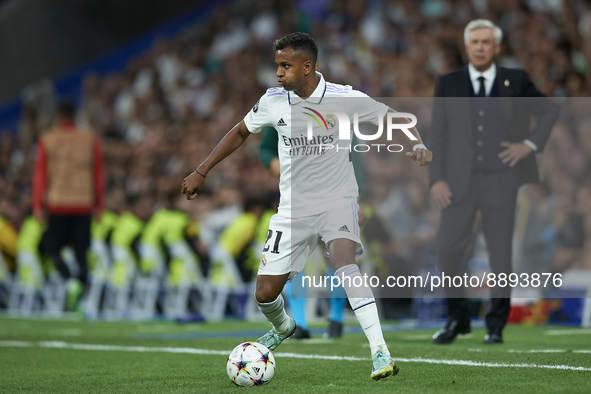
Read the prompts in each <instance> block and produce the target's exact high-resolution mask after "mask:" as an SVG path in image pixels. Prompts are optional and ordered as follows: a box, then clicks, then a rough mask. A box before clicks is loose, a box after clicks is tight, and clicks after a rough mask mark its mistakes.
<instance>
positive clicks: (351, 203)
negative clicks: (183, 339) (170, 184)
mask: <svg viewBox="0 0 591 394" xmlns="http://www.w3.org/2000/svg"><path fill="white" fill-rule="evenodd" d="M274 49H275V63H277V79H278V83H279V85H280V87H279V88H271V89H268V90H267V92H266V93H265V94H264V95H263V96H262V97H261V99H260V100H259V101H258V102H257V103H256V104H255V106H254V107H253V108H252V110H251V111H250V112H249V113H248V114H247V115H246V116H245V117H244V119H243V120H242V121H241V122H240V123H238V124H237V125H236V126H234V128H232V130H230V131H229V132H228V133H227V134H226V136H225V137H224V138H223V139H222V140H221V141H220V142H219V144H218V145H217V146H216V147H215V148H214V149H213V151H212V152H211V154H210V155H209V156H208V157H207V158H206V159H205V161H203V163H201V164H200V165H199V167H197V169H196V170H195V171H194V172H193V173H191V174H190V175H189V176H187V177H186V178H185V179H184V180H183V182H182V184H181V186H182V189H181V192H182V193H184V194H186V195H187V198H188V199H193V198H194V197H195V196H196V195H197V191H198V190H199V189H200V188H201V187H202V186H203V184H204V182H205V178H206V176H207V174H208V172H209V171H210V170H211V169H212V168H213V167H214V166H215V165H216V164H217V163H219V162H220V161H221V160H223V159H224V158H225V157H227V156H228V155H230V154H231V153H232V152H233V151H234V150H236V149H237V148H238V147H239V146H240V145H241V144H242V143H243V142H244V141H245V140H246V138H248V136H249V135H250V134H251V133H258V132H260V131H261V130H262V128H263V127H264V126H273V127H275V128H276V129H277V131H278V133H279V147H278V148H279V160H280V171H281V177H280V182H279V190H280V192H281V201H280V204H279V209H278V213H277V214H275V215H274V216H273V217H272V219H271V222H270V224H269V231H268V235H267V242H266V243H265V246H264V248H263V255H262V258H261V263H260V267H259V271H258V277H257V284H256V290H255V294H254V296H255V300H256V303H257V305H258V307H259V309H260V310H261V312H262V313H263V314H264V315H265V317H266V318H267V319H268V320H269V322H270V323H271V324H272V325H273V328H272V329H271V330H270V331H269V332H268V333H266V334H265V335H263V336H262V337H261V338H259V339H258V340H257V342H259V343H262V344H263V345H265V346H267V347H268V348H269V349H270V350H275V348H277V346H279V345H280V344H281V342H283V340H285V339H286V338H289V337H290V336H291V335H293V333H294V332H295V328H296V325H295V320H294V319H292V318H291V317H289V316H288V315H287V314H286V313H285V309H284V301H283V297H282V296H281V291H282V290H283V287H284V285H285V283H286V282H287V281H288V280H290V279H291V278H293V277H294V276H296V275H297V274H298V273H299V272H301V271H302V270H303V269H304V267H305V265H306V262H307V260H308V256H309V255H310V254H311V253H312V251H313V250H314V248H315V247H316V245H317V244H318V239H322V240H323V241H324V243H325V244H326V245H327V247H328V251H329V255H330V257H329V261H330V264H331V266H332V268H333V269H334V270H335V274H334V276H335V277H338V278H340V279H341V281H342V282H341V283H342V285H343V287H344V288H345V291H346V292H347V297H348V299H349V302H350V304H351V307H352V309H353V311H354V313H355V316H356V317H357V319H358V320H359V323H360V324H361V327H362V328H363V331H364V333H365V335H366V336H367V339H368V340H369V344H370V348H371V354H372V362H373V366H372V372H371V377H372V379H374V380H379V379H383V378H387V377H389V376H391V375H395V374H396V373H397V372H398V367H396V365H395V363H394V361H393V360H392V358H391V356H390V352H389V351H388V348H387V346H386V342H385V341H384V337H383V334H382V329H381V325H380V320H379V316H378V311H377V307H376V304H375V298H374V296H373V293H372V290H371V288H370V287H369V286H366V287H362V288H359V287H355V286H354V285H353V284H354V283H360V282H359V281H355V278H357V277H359V279H361V273H360V271H359V267H358V266H357V264H356V263H355V258H356V255H359V254H360V253H362V252H363V246H362V244H361V240H360V238H359V225H358V217H357V213H358V205H357V197H358V188H357V182H356V180H355V175H354V173H353V165H352V164H351V162H350V160H349V150H347V149H345V148H346V147H349V149H350V139H349V140H347V141H339V140H338V136H339V131H338V130H339V128H338V127H335V124H336V121H335V120H334V118H335V115H334V114H330V113H328V114H327V112H326V107H323V105H326V103H327V102H330V101H331V100H333V103H334V99H340V102H341V103H343V108H342V112H345V113H346V114H347V115H349V114H351V115H349V119H354V117H353V112H352V111H354V112H355V113H356V114H357V115H358V120H359V123H363V122H371V123H374V124H378V122H380V121H384V117H385V116H386V114H387V113H388V112H396V111H394V110H392V109H390V108H389V107H387V106H386V105H384V104H382V103H379V102H377V101H375V100H373V99H371V98H370V97H368V96H367V95H365V94H364V93H361V92H359V91H356V90H353V89H352V88H351V87H350V86H344V85H338V84H333V83H329V82H326V81H325V80H324V77H323V76H322V74H320V73H318V72H316V71H315V67H316V59H317V56H318V48H317V46H316V43H315V42H314V40H313V39H312V37H310V36H309V35H308V34H305V33H291V34H289V35H287V36H285V37H283V38H281V39H279V40H276V41H275V44H274ZM333 98H334V99H333ZM353 103H354V104H353ZM323 112H324V114H325V116H323V115H322V113H323ZM298 114H305V115H307V116H310V117H312V118H315V119H316V121H317V123H318V125H319V126H320V130H321V132H320V133H318V134H317V135H316V136H314V137H313V138H312V139H309V138H307V134H306V133H307V130H306V128H305V127H302V126H301V125H302V123H301V122H300V123H298V122H297V120H296V119H295V118H296V117H297V116H295V115H298ZM325 117H326V119H325ZM304 118H305V117H304ZM320 119H321V120H322V122H321V121H320ZM327 119H330V120H328V121H327ZM292 123H298V125H299V127H297V126H296V127H295V129H292ZM323 126H324V128H323ZM409 130H410V132H412V134H413V135H414V136H415V138H414V139H413V140H411V142H412V143H413V152H412V153H411V152H407V153H406V155H407V156H408V157H409V158H411V159H413V160H415V161H416V162H418V164H419V165H421V166H424V165H427V164H429V163H430V162H431V159H432V153H431V152H430V151H429V150H427V148H426V147H425V145H423V144H422V141H421V137H420V135H419V133H418V131H417V130H416V129H415V128H414V127H413V128H410V129H409ZM339 144H340V149H336V146H337V145H339ZM343 144H344V145H343ZM347 144H348V145H347ZM344 147H345V148H344Z"/></svg>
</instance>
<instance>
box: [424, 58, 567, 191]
mask: <svg viewBox="0 0 591 394" xmlns="http://www.w3.org/2000/svg"><path fill="white" fill-rule="evenodd" d="M471 83H472V82H471V81H470V75H469V73H468V67H467V66H466V67H463V68H461V69H458V70H455V71H452V72H450V73H448V74H445V75H442V76H440V77H439V78H438V79H437V82H436V86H435V99H434V102H433V116H432V119H431V129H430V132H429V138H428V147H429V149H430V150H431V151H432V152H433V161H432V162H431V164H430V165H429V167H428V168H429V178H430V184H433V183H434V182H437V181H440V180H444V181H447V182H448V184H449V186H450V189H451V192H452V193H453V197H452V202H459V201H461V200H462V198H463V197H464V196H465V194H466V192H467V190H468V184H469V181H470V177H471V174H472V156H473V148H472V146H473V145H472V134H473V133H472V119H471V113H472V111H471V104H470V102H471V101H472V99H471V98H470V91H471V89H472V87H471ZM496 83H497V87H498V91H499V96H500V98H495V99H490V100H499V105H500V106H501V112H502V114H503V122H504V124H505V129H506V130H507V134H508V135H509V138H510V140H511V141H510V142H521V141H523V140H524V139H529V140H530V141H532V142H533V143H534V144H536V145H537V147H538V151H541V150H542V149H543V148H544V145H545V144H546V141H547V140H548V137H549V135H550V131H552V127H553V126H554V123H555V122H556V119H557V118H558V107H557V106H556V105H555V104H554V103H553V102H552V101H551V99H549V98H547V97H546V96H545V95H544V94H543V93H541V92H540V91H539V90H538V89H536V87H535V86H534V84H533V83H532V82H531V80H530V79H529V77H528V75H527V73H526V72H525V71H523V70H514V69H508V68H504V67H499V66H497V78H496ZM454 97H455V98H454ZM524 97H528V99H524ZM530 114H533V115H535V116H536V117H537V120H538V121H537V124H536V127H535V128H534V129H533V130H531V131H530V130H529V129H530ZM515 169H516V170H517V172H518V175H519V181H520V184H523V183H537V182H539V179H538V167H537V165H536V159H535V155H533V154H531V155H529V156H528V157H526V158H525V159H523V160H520V161H519V162H518V163H517V165H516V166H515Z"/></svg>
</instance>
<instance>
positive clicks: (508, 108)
mask: <svg viewBox="0 0 591 394" xmlns="http://www.w3.org/2000/svg"><path fill="white" fill-rule="evenodd" d="M501 40H502V31H501V29H499V28H498V27H497V26H495V25H494V24H493V23H492V22H490V21H488V20H484V19H477V20H474V21H472V22H470V23H469V24H468V25H467V26H466V29H465V31H464V42H465V45H466V54H467V55H468V59H469V61H470V63H469V65H468V66H467V67H464V68H461V69H459V70H456V71H452V72H450V73H448V74H445V75H443V76H440V77H439V78H438V79H437V83H436V87H435V99H434V104H433V118H432V122H431V131H430V135H429V145H430V147H431V149H432V151H433V163H431V166H429V177H430V185H431V197H432V199H433V203H434V204H435V206H437V207H439V208H441V209H442V214H441V222H440V227H439V234H438V237H437V245H438V257H439V266H440V269H441V271H443V272H444V273H445V275H446V276H451V277H453V276H455V275H460V276H463V274H464V272H465V271H466V270H465V268H464V267H465V260H466V259H465V258H464V255H465V253H466V250H467V248H468V246H469V244H470V243H471V238H472V237H471V235H472V228H473V225H474V221H475V218H476V214H477V211H478V210H480V213H481V218H482V230H483V232H484V237H485V239H486V244H487V248H488V252H489V257H490V265H491V268H492V271H493V272H494V273H495V274H496V275H497V276H498V275H499V274H501V273H505V274H507V275H509V274H510V273H511V272H512V267H511V253H512V251H511V250H512V245H511V241H512V236H513V223H514V216H515V204H516V199H517V190H518V188H519V186H520V185H521V184H523V183H536V182H538V169H537V165H536V160H535V155H534V152H537V151H541V150H542V148H543V147H544V144H545V143H546V140H547V139H548V136H549V135H550V131H551V130H552V127H553V125H554V122H555V121H556V119H557V117H558V108H557V107H556V106H555V105H554V104H553V103H552V102H551V101H550V99H548V98H546V97H545V96H544V94H542V93H541V92H540V91H538V90H537V89H536V87H535V86H534V85H533V83H532V82H531V81H530V79H529V77H528V75H527V73H526V72H525V71H522V70H512V69H507V68H504V67H499V66H497V65H496V64H495V62H494V60H495V56H496V55H497V54H498V53H499V50H500V43H501ZM480 97H498V98H497V99H492V98H486V99H485V98H480ZM526 97H527V98H526ZM530 114H534V115H536V116H537V119H538V122H537V125H536V127H535V128H534V129H533V130H532V131H530V130H529V120H530V119H529V115H530ZM464 290H465V289H463V288H450V287H447V288H446V297H447V307H448V322H447V324H446V325H445V327H443V328H442V329H441V330H439V331H438V332H437V333H435V335H433V342H434V343H437V344H446V343H451V342H453V341H454V340H455V338H456V336H457V335H458V334H467V333H469V332H470V330H471V328H470V315H469V311H468V304H467V301H466V299H465V298H464V297H465V295H464ZM510 297H511V287H510V286H509V285H507V286H505V287H503V288H501V287H493V288H491V298H492V300H491V301H492V305H491V309H490V312H489V313H488V314H487V315H486V327H487V334H486V336H485V338H484V343H487V344H491V343H502V342H503V338H502V330H503V328H504V327H505V324H506V322H507V317H508V315H509V307H510Z"/></svg>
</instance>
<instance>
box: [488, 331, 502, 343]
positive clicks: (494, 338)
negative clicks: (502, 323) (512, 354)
mask: <svg viewBox="0 0 591 394" xmlns="http://www.w3.org/2000/svg"><path fill="white" fill-rule="evenodd" d="M484 343H485V344H486V345H493V344H495V343H503V332H502V331H501V330H497V329H489V330H488V332H487V333H486V335H485V336H484Z"/></svg>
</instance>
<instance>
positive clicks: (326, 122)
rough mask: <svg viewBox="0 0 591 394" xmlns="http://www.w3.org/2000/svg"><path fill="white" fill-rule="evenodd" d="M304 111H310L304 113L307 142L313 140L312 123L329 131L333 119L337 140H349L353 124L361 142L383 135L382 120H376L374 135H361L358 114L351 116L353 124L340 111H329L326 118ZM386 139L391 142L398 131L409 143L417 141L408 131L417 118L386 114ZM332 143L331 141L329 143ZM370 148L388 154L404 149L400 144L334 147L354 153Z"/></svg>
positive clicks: (331, 146)
mask: <svg viewBox="0 0 591 394" xmlns="http://www.w3.org/2000/svg"><path fill="white" fill-rule="evenodd" d="M305 109H307V110H310V112H312V113H310V112H304V114H305V115H308V116H309V119H308V127H307V137H308V141H312V140H313V139H314V135H313V134H314V133H313V130H314V122H313V120H314V121H316V124H317V125H318V126H319V127H320V130H321V131H323V130H326V131H329V130H331V129H334V128H335V127H336V121H335V118H336V119H338V124H339V140H350V139H351V128H350V127H351V123H353V132H354V133H355V136H356V137H357V138H358V139H359V140H361V141H374V140H377V139H378V138H380V137H381V136H382V134H383V133H384V122H383V121H382V119H383V117H382V119H378V122H377V124H378V130H377V131H376V133H375V134H362V133H361V132H360V131H359V114H358V113H357V112H355V113H354V114H353V122H351V119H349V116H348V115H347V114H346V113H344V112H340V111H331V113H329V114H327V115H326V118H325V117H324V116H323V115H322V114H321V113H320V112H318V111H315V110H313V109H312V108H308V107H305ZM385 118H386V138H387V140H388V141H392V134H393V131H394V130H400V131H402V132H403V133H404V135H406V136H407V137H408V139H409V140H411V141H417V137H415V136H414V135H413V133H411V132H410V130H409V129H411V128H413V127H415V126H416V124H417V117H416V116H415V115H413V114H411V113H409V112H388V113H387V114H386V117H385ZM394 119H405V120H406V122H396V123H395V122H394ZM331 142H332V141H331ZM324 145H325V148H326V149H334V148H335V145H332V144H324ZM372 147H375V148H377V151H378V152H379V151H380V147H385V148H386V149H387V150H388V152H402V151H403V150H404V147H403V146H402V145H400V144H388V145H386V144H355V145H351V146H349V147H347V148H343V147H339V146H338V145H336V150H337V151H339V150H343V149H347V150H349V151H351V150H355V151H356V152H368V151H370V150H371V149H372Z"/></svg>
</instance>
